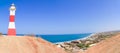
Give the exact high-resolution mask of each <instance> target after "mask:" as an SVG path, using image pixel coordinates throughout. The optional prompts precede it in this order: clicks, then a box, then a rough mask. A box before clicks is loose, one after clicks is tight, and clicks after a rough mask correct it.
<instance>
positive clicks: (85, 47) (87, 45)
mask: <svg viewBox="0 0 120 53" xmlns="http://www.w3.org/2000/svg"><path fill="white" fill-rule="evenodd" d="M77 46H78V47H79V48H81V49H87V48H88V47H89V44H83V43H80V44H77Z"/></svg>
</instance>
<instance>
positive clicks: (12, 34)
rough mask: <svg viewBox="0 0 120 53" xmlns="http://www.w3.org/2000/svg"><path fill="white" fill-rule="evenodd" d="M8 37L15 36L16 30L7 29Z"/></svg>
mask: <svg viewBox="0 0 120 53" xmlns="http://www.w3.org/2000/svg"><path fill="white" fill-rule="evenodd" d="M8 36H16V30H15V29H8Z"/></svg>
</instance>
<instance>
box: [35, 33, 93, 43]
mask: <svg viewBox="0 0 120 53" xmlns="http://www.w3.org/2000/svg"><path fill="white" fill-rule="evenodd" d="M90 34H91V33H86V34H61V35H36V36H37V37H41V38H43V39H45V40H47V41H49V42H52V43H59V42H66V41H71V40H76V39H83V38H85V37H88V36H89V35H90Z"/></svg>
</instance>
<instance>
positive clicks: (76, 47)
mask: <svg viewBox="0 0 120 53" xmlns="http://www.w3.org/2000/svg"><path fill="white" fill-rule="evenodd" d="M119 32H120V31H109V32H99V33H92V34H90V35H89V36H87V37H84V38H80V39H75V40H70V41H64V42H58V43H54V44H56V45H57V47H60V48H63V49H64V50H65V51H67V52H69V53H77V52H78V51H80V50H83V51H85V50H87V49H88V48H89V47H92V46H95V45H96V44H97V43H99V42H101V41H103V40H105V39H107V38H110V37H112V36H115V35H116V34H118V33H119Z"/></svg>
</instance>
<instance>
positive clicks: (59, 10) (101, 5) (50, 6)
mask: <svg viewBox="0 0 120 53" xmlns="http://www.w3.org/2000/svg"><path fill="white" fill-rule="evenodd" d="M12 3H14V4H15V6H16V15H15V24H16V30H17V34H29V33H34V34H76V33H91V32H102V31H111V30H120V0H0V32H2V33H7V31H8V24H9V8H10V5H11V4H12Z"/></svg>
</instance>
